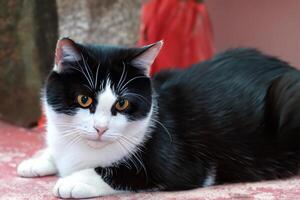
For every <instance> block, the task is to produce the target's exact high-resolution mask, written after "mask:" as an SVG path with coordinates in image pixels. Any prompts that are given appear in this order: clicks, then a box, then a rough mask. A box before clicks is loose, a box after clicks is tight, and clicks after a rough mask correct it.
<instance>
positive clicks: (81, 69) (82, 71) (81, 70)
mask: <svg viewBox="0 0 300 200" xmlns="http://www.w3.org/2000/svg"><path fill="white" fill-rule="evenodd" d="M81 55H82V54H81ZM72 57H73V59H74V60H76V62H77V64H78V66H79V67H80V70H79V69H77V68H76V67H72V68H73V69H75V70H77V71H79V72H81V73H82V74H83V75H84V76H85V78H86V80H87V81H88V82H89V84H90V86H91V87H93V85H92V83H91V81H90V80H89V79H88V77H87V76H86V74H85V72H84V70H83V68H82V65H81V64H80V62H79V61H78V59H76V58H75V57H74V55H72Z"/></svg>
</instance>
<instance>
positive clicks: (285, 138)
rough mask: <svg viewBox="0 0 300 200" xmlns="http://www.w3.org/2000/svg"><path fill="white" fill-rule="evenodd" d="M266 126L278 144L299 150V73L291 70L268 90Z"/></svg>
mask: <svg viewBox="0 0 300 200" xmlns="http://www.w3.org/2000/svg"><path fill="white" fill-rule="evenodd" d="M266 108H267V118H268V119H267V120H268V122H267V124H268V126H269V128H270V129H271V132H272V133H273V134H274V132H275V133H276V134H277V136H278V138H277V139H278V141H279V144H280V145H282V146H283V147H286V148H288V149H291V150H296V151H299V150H300V72H299V71H297V70H295V71H294V70H293V71H292V72H289V73H286V74H284V75H283V76H281V77H279V78H277V79H276V80H274V82H273V83H272V85H271V87H270V88H269V91H268V95H267V101H266ZM270 129H269V130H270Z"/></svg>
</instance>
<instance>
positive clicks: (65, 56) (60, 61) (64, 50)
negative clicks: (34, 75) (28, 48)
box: [53, 38, 82, 73]
mask: <svg viewBox="0 0 300 200" xmlns="http://www.w3.org/2000/svg"><path fill="white" fill-rule="evenodd" d="M81 59H82V57H81V54H80V51H79V49H78V47H77V45H76V43H75V42H74V41H73V40H71V39H69V38H62V39H59V40H58V41H57V44H56V50H55V65H54V68H53V70H54V71H56V72H58V73H59V72H62V71H63V70H64V67H66V66H64V64H65V63H67V62H75V61H79V60H81Z"/></svg>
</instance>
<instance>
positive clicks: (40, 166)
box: [17, 158, 57, 178]
mask: <svg viewBox="0 0 300 200" xmlns="http://www.w3.org/2000/svg"><path fill="white" fill-rule="evenodd" d="M56 172H57V170H56V167H55V165H54V163H53V162H51V161H50V160H48V159H39V158H32V159H28V160H24V161H23V162H21V164H19V166H18V168H17V173H18V175H19V176H21V177H27V178H30V177H38V176H47V175H52V174H56Z"/></svg>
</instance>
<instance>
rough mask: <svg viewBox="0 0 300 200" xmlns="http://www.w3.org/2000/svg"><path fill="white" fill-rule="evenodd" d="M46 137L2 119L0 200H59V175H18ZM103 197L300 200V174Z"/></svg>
mask: <svg viewBox="0 0 300 200" xmlns="http://www.w3.org/2000/svg"><path fill="white" fill-rule="evenodd" d="M43 136H44V134H43V133H42V132H41V131H38V130H30V131H29V130H26V129H22V128H16V127H13V126H10V125H8V124H5V123H3V122H0V172H1V173H0V200H2V199H3V200H8V199H32V200H34V199H56V198H54V197H53V196H52V192H51V191H52V187H53V186H54V184H55V181H56V179H57V178H56V177H45V178H33V179H25V178H20V177H17V175H16V166H17V164H18V163H19V162H20V161H21V160H23V159H25V158H27V157H29V156H30V155H32V154H33V153H34V152H35V151H36V150H37V149H40V148H41V147H42V146H43ZM101 199H104V200H117V199H126V200H140V199H150V200H155V199H169V200H175V199H197V200H204V199H208V200H227V199H243V200H252V199H257V200H277V199H278V200H282V199H290V200H297V199H300V177H294V178H291V179H287V180H277V181H267V182H260V183H243V184H232V185H222V186H214V187H208V188H200V189H196V190H190V191H183V192H154V193H133V194H125V195H118V196H108V197H102V198H101Z"/></svg>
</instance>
